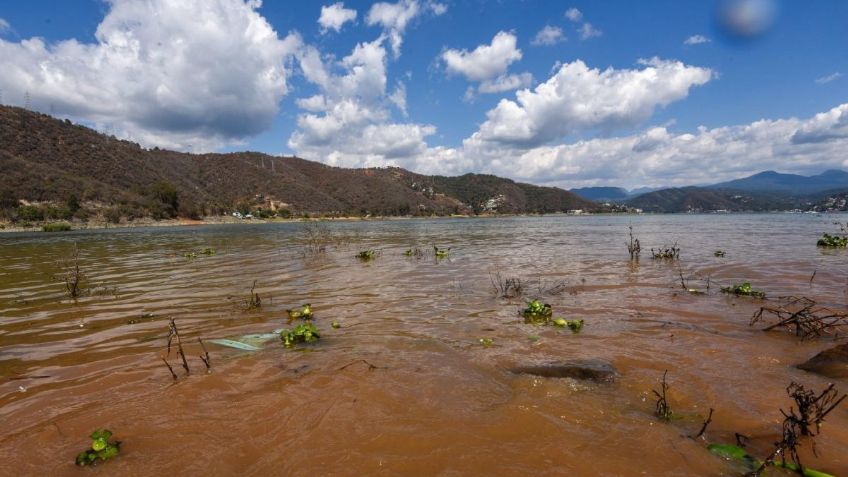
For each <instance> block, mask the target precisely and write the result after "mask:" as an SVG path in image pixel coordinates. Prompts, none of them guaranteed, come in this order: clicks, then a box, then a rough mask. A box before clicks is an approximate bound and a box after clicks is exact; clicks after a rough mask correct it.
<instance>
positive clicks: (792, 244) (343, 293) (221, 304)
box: [0, 214, 848, 475]
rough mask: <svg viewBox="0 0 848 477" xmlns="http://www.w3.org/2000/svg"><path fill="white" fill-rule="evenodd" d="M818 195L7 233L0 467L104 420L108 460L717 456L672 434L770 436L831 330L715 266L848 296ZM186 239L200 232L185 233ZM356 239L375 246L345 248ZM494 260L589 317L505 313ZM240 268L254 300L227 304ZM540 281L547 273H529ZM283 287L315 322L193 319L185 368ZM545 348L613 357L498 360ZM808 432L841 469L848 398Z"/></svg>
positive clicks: (623, 465) (763, 281) (620, 471)
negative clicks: (789, 320) (597, 374)
mask: <svg viewBox="0 0 848 477" xmlns="http://www.w3.org/2000/svg"><path fill="white" fill-rule="evenodd" d="M837 219H840V217H838V216H829V217H816V216H808V215H803V216H802V215H788V214H787V215H750V216H745V215H730V216H650V217H555V216H551V217H543V218H537V217H533V218H530V217H521V218H504V219H455V220H454V219H443V220H432V221H430V220H408V221H407V220H397V221H384V222H337V223H331V224H329V225H328V228H329V229H330V230H331V231H332V233H333V234H334V235H335V236H336V237H342V238H343V239H342V240H340V243H339V244H338V246H333V247H330V249H329V251H328V252H327V253H326V254H325V255H324V256H319V257H313V258H307V259H305V258H304V257H303V250H304V244H303V234H302V229H303V227H304V225H303V224H297V223H291V224H274V225H237V226H214V227H196V228H180V229H170V228H169V229H144V230H141V229H140V230H119V231H96V232H85V233H69V234H62V235H52V234H51V235H46V234H31V235H18V234H15V235H12V234H9V235H3V236H0V422H2V423H3V424H2V426H0V458H1V459H3V460H4V461H5V462H7V463H11V467H9V466H6V467H5V468H3V469H2V470H0V474H4V472H11V471H12V470H14V471H13V472H12V473H10V474H9V475H29V474H44V473H47V472H54V473H58V474H59V475H62V474H71V473H72V472H75V471H76V469H74V468H73V458H74V456H75V455H76V453H77V452H78V451H79V450H81V449H82V448H84V447H85V445H86V444H87V441H86V438H85V436H87V434H88V433H89V432H90V431H91V430H93V429H94V428H96V427H102V426H105V427H109V428H110V429H112V430H113V431H114V432H115V434H116V436H117V437H118V438H120V439H123V440H124V441H125V445H124V447H123V448H122V455H121V456H120V458H119V459H116V460H115V461H113V462H110V463H108V464H107V465H106V466H104V467H103V468H104V469H106V468H107V467H108V468H109V469H110V472H115V473H120V474H121V475H149V474H152V473H154V472H156V471H167V472H170V473H176V475H193V474H199V473H205V474H215V475H230V474H234V473H239V474H245V475H255V474H260V475H262V474H276V475H306V474H314V473H316V472H317V473H320V474H337V475H375V474H385V475H399V474H407V475H434V474H444V475H483V474H491V475H527V474H530V473H533V474H539V475H564V474H570V475H640V474H645V475H717V474H724V475H732V474H733V473H734V472H738V469H734V468H733V467H731V466H729V465H728V464H727V463H724V462H722V461H721V460H719V459H717V458H716V457H714V456H712V455H710V454H709V453H707V452H706V451H705V450H704V447H705V445H706V442H696V441H694V440H692V439H688V438H685V437H682V436H685V435H686V434H687V433H689V434H691V433H694V432H697V429H698V428H699V427H700V423H701V416H703V415H706V413H707V410H708V409H709V408H710V407H713V408H715V410H716V414H715V417H714V419H713V423H712V424H711V426H710V428H709V430H708V432H707V438H708V439H709V442H733V440H734V438H733V436H734V433H735V432H740V433H743V434H746V435H748V436H751V437H752V438H753V440H752V452H754V453H758V454H765V453H766V452H767V449H768V447H769V446H770V444H771V443H772V442H773V441H774V439H775V437H776V435H777V433H778V432H779V423H780V421H781V416H780V413H779V411H778V409H779V408H780V407H784V408H786V407H788V405H789V404H790V403H789V402H788V401H787V398H786V396H785V391H784V388H785V387H786V385H787V384H789V382H790V381H792V380H796V381H800V382H803V383H805V384H806V385H808V386H810V387H813V388H816V389H819V388H822V387H823V386H824V385H825V384H826V380H824V379H823V378H820V377H818V376H815V375H812V374H808V373H805V372H803V371H800V370H797V369H795V368H794V367H793V366H794V365H795V364H797V363H799V362H801V361H804V360H805V359H807V358H809V357H811V356H812V355H814V354H815V353H816V352H818V351H820V350H821V349H824V348H825V347H827V346H828V345H829V344H830V343H828V342H818V343H816V342H804V343H800V342H797V341H796V340H794V339H792V338H791V337H788V336H784V335H782V334H780V333H770V334H766V333H762V332H760V331H757V330H755V329H752V328H749V327H748V326H747V325H748V320H749V318H750V316H751V314H752V313H753V311H754V310H755V309H756V308H757V306H758V305H757V302H756V301H752V300H750V299H745V298H730V297H726V296H722V295H720V294H719V293H717V291H718V288H719V287H720V286H722V285H728V284H730V283H732V282H739V281H743V280H744V281H751V282H752V284H754V286H755V287H757V288H762V289H764V290H765V291H766V292H767V293H768V294H769V295H770V296H781V295H804V296H809V297H811V298H814V299H816V300H818V301H819V302H822V303H828V304H830V305H832V306H835V307H840V308H844V307H846V300H848V297H847V296H846V293H848V266H846V265H848V253H846V252H844V251H823V250H820V249H817V248H816V247H815V241H816V239H817V237H818V236H819V235H820V233H821V232H823V231H832V230H833V228H834V226H833V225H832V224H831V222H833V221H834V220H837ZM842 220H845V219H844V218H842ZM631 222H632V224H633V227H634V231H635V233H636V235H637V236H638V238H639V239H640V240H641V242H642V244H643V249H645V251H644V252H643V257H642V260H641V262H640V263H639V264H632V263H630V261H629V259H628V258H629V257H628V254H627V249H626V246H625V241H626V239H627V226H628V225H629V224H630V223H631ZM675 242H677V243H678V244H679V246H680V248H681V260H680V262H679V263H663V262H655V261H653V260H651V259H650V254H649V253H648V251H647V249H649V248H650V247H651V246H654V247H660V246H663V245H671V244H673V243H675ZM74 244H76V246H77V247H78V249H79V253H80V264H81V266H82V269H83V270H84V271H85V273H86V274H87V277H88V279H89V283H90V285H91V286H93V287H97V289H98V290H100V292H99V293H96V294H94V295H92V296H86V297H84V298H81V299H79V300H77V301H70V300H67V299H66V298H65V297H64V296H63V290H62V284H61V283H58V282H57V281H55V279H54V275H55V274H56V273H57V271H58V270H57V264H56V262H57V260H59V259H61V258H63V257H65V256H67V255H68V254H69V253H70V252H71V250H72V249H73V247H74ZM433 244H437V245H438V246H440V247H451V248H452V252H451V256H450V258H449V259H442V260H436V259H434V258H433V257H432V256H429V257H425V258H422V259H417V258H410V257H406V256H404V255H403V252H404V251H405V250H406V249H408V248H411V247H414V246H419V247H421V248H422V249H432V245H433ZM205 247H211V248H213V249H215V251H216V254H214V255H211V256H204V255H199V256H198V257H197V258H196V259H187V258H185V257H184V253H186V252H189V251H199V250H202V249H203V248H205ZM368 248H374V249H377V250H379V251H380V252H381V254H380V256H379V257H378V258H377V259H376V260H374V261H370V262H361V261H358V260H356V259H355V258H354V255H355V254H356V252H358V251H360V250H364V249H368ZM717 249H721V250H724V251H725V252H726V257H724V258H717V257H715V256H714V255H713V252H714V251H715V250H717ZM814 271H815V272H816V275H815V279H814V280H813V281H812V282H810V277H811V275H812V274H813V272H814ZM495 272H500V273H501V274H502V275H504V276H516V277H520V278H521V279H522V284H523V287H524V289H525V291H526V292H527V293H528V295H529V296H532V297H535V296H536V295H538V296H539V298H542V299H543V300H544V301H545V302H547V303H550V304H551V305H553V307H554V310H555V312H556V313H557V315H564V316H565V317H567V318H583V319H584V320H585V326H584V328H583V330H582V331H581V333H580V334H577V335H575V334H572V333H571V332H570V331H568V330H567V329H565V330H561V329H556V328H547V327H545V328H539V327H533V326H532V325H526V324H524V323H523V320H522V319H521V318H520V317H519V316H518V313H517V311H518V309H519V308H520V307H521V306H522V305H523V301H522V300H521V299H519V298H512V299H505V298H499V297H497V296H496V294H495V293H493V288H492V283H491V278H490V274H492V273H495ZM681 273H682V274H683V276H684V279H685V280H687V283H688V286H690V287H695V288H700V289H705V288H706V284H707V278H709V283H710V293H708V294H707V295H705V296H694V295H689V294H686V293H680V292H681V290H680V275H681ZM254 280H256V282H257V291H258V292H259V294H260V296H261V298H262V308H261V309H260V310H256V311H250V312H247V311H244V309H243V308H244V307H243V300H244V299H246V298H247V296H248V294H249V290H250V287H251V284H252V283H253V281H254ZM540 282H541V283H542V284H543V286H541V287H540ZM544 284H547V285H548V286H544ZM556 284H564V285H565V288H564V290H563V291H562V292H561V293H554V294H545V293H544V292H542V293H541V294H540V292H539V289H540V288H542V289H545V288H550V286H551V285H556ZM113 288H117V290H116V291H115V290H113ZM303 303H311V304H312V305H313V307H314V310H315V314H316V325H317V326H318V327H319V328H320V329H321V332H322V336H321V342H320V344H318V345H317V346H315V347H312V348H309V349H308V350H307V351H292V350H285V349H283V347H282V346H281V345H280V344H279V343H278V342H271V343H270V344H269V345H267V346H266V348H265V349H264V350H263V351H260V352H256V353H247V352H242V351H238V350H234V349H229V348H221V347H213V346H211V345H210V346H209V348H210V352H211V355H212V371H211V372H210V373H208V374H207V373H205V370H204V366H203V364H202V362H201V361H200V359H199V358H198V355H199V354H200V352H201V350H200V348H199V346H198V345H197V344H196V337H203V338H204V339H211V338H225V337H233V336H237V335H240V334H246V333H261V332H267V331H270V330H273V329H275V328H280V327H281V326H283V325H284V324H285V320H284V318H285V316H286V313H285V310H286V309H288V308H292V307H295V306H299V305H301V304H303ZM168 318H175V319H176V320H177V323H178V325H179V327H180V331H181V334H182V335H183V337H184V340H185V341H186V342H187V343H189V344H188V346H187V347H186V350H187V354H188V355H189V360H190V364H191V365H192V370H193V372H194V373H193V374H192V375H191V376H189V377H188V378H181V379H180V381H179V382H178V383H177V384H172V380H171V378H170V375H169V372H168V370H167V369H166V368H165V366H164V365H163V364H162V362H161V360H160V359H159V358H160V356H162V354H163V349H164V346H165V342H166V337H167V332H168V325H167V320H168ZM331 321H337V322H339V324H340V325H341V327H340V328H339V329H333V328H331V327H330V322H331ZM483 337H486V338H491V339H493V340H494V344H493V345H492V346H491V347H484V346H482V345H481V344H480V343H479V339H480V338H483ZM558 359H603V360H607V361H609V362H611V363H612V364H613V365H614V366H615V367H616V368H618V370H619V371H620V372H621V378H620V379H619V380H618V381H617V382H616V383H615V384H612V385H599V384H586V383H581V382H577V381H573V380H569V379H549V380H545V379H539V378H533V377H529V376H519V375H513V374H511V373H509V372H508V371H506V369H507V368H509V367H511V366H515V365H521V364H534V363H540V362H544V361H551V360H558ZM359 360H365V361H367V363H366V362H362V361H359ZM173 362H174V364H175V371H177V372H178V374H181V375H182V370H181V369H179V366H177V365H176V361H173ZM368 364H372V365H373V366H375V367H376V368H370V367H369V366H368ZM665 369H668V370H669V382H670V385H671V391H670V393H671V394H670V402H671V404H672V407H673V408H675V409H677V410H679V411H680V413H681V414H682V415H683V418H682V419H680V420H679V421H675V422H673V423H672V424H665V423H659V422H657V420H656V419H655V418H654V417H653V415H652V411H653V398H652V397H651V396H650V391H651V389H652V388H656V387H657V386H658V379H659V378H660V377H661V375H662V372H663V370H665ZM837 385H838V387H840V388H841V389H843V390H845V391H848V382H846V381H844V380H842V381H840V382H838V383H837ZM806 450H807V451H809V449H806ZM818 451H819V454H820V455H821V457H820V458H819V459H818V460H815V461H813V460H811V462H815V463H816V465H815V467H817V468H820V469H821V470H827V471H830V472H832V473H835V474H837V475H840V474H848V406H843V409H839V410H837V411H835V412H834V413H833V414H831V416H830V417H829V419H828V425H827V426H825V428H824V429H823V435H822V438H821V439H820V442H819V445H818ZM811 459H812V458H811Z"/></svg>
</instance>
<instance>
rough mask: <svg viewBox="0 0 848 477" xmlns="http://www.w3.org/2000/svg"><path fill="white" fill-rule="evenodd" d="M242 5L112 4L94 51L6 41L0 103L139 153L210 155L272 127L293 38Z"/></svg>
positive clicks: (159, 0) (0, 51) (160, 0)
mask: <svg viewBox="0 0 848 477" xmlns="http://www.w3.org/2000/svg"><path fill="white" fill-rule="evenodd" d="M259 4H260V2H257V1H250V2H247V3H245V2H244V1H243V0H147V1H144V2H138V1H132V0H111V1H110V2H109V3H108V5H109V11H108V13H107V14H106V16H105V18H103V20H102V22H101V23H100V25H99V26H98V27H97V31H96V33H95V42H93V43H81V42H79V41H77V40H66V41H61V42H58V43H54V44H48V43H46V42H45V41H44V40H42V39H40V38H31V39H26V40H22V41H20V42H18V43H14V42H8V41H4V40H0V57H2V58H3V74H2V75H0V89H2V90H3V91H4V100H5V101H6V102H8V103H12V104H22V103H23V98H24V96H26V94H27V93H28V94H29V96H30V98H31V104H32V107H33V108H34V109H39V110H42V111H46V110H48V109H49V110H51V111H53V112H54V113H55V114H59V115H68V116H72V117H75V118H79V119H85V120H88V121H90V122H93V123H95V124H97V125H99V126H101V127H106V128H109V129H110V130H113V131H115V132H116V135H119V136H122V137H127V138H130V139H133V140H136V141H139V142H141V143H142V144H147V145H158V146H163V147H171V148H177V149H195V150H209V149H214V148H215V147H218V146H221V145H223V144H227V143H238V142H240V141H242V140H243V139H244V138H246V137H249V136H251V135H254V134H257V133H259V132H262V131H264V130H266V129H267V128H269V127H270V125H271V123H272V121H273V118H274V117H275V116H276V115H277V113H278V111H279V102H280V100H281V99H282V98H283V96H284V95H285V94H286V93H287V92H288V83H287V78H288V76H289V70H288V69H287V67H286V64H287V60H288V59H289V58H290V57H291V56H292V55H293V54H294V52H295V51H296V50H297V49H298V48H299V47H300V44H301V40H300V37H298V36H297V35H289V36H288V37H286V38H280V37H279V36H278V34H277V32H275V31H274V29H273V28H272V27H271V25H270V24H269V23H268V22H267V21H266V20H265V18H263V17H262V16H261V15H260V14H259V13H258V12H257V11H256V9H257V8H258V6H259Z"/></svg>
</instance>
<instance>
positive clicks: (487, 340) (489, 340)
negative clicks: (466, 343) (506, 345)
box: [480, 338, 495, 348]
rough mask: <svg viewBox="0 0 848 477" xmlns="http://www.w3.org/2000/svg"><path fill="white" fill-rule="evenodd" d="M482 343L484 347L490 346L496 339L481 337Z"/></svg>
mask: <svg viewBox="0 0 848 477" xmlns="http://www.w3.org/2000/svg"><path fill="white" fill-rule="evenodd" d="M480 344H481V345H483V347H484V348H488V347H489V346H492V345H493V344H495V340H493V339H492V338H480Z"/></svg>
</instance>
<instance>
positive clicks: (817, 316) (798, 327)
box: [749, 297, 848, 340]
mask: <svg viewBox="0 0 848 477" xmlns="http://www.w3.org/2000/svg"><path fill="white" fill-rule="evenodd" d="M785 300H786V301H785V303H782V304H779V305H777V306H771V305H770V306H763V307H760V309H759V310H757V312H756V313H754V316H752V317H751V322H750V323H749V325H750V326H754V325H755V324H756V323H758V322H760V321H765V319H766V318H765V316H766V315H768V316H772V317H774V318H775V319H777V322H776V323H773V324H771V325H768V326H766V327H765V328H763V331H771V330H774V329H777V328H784V329H786V330H787V331H789V332H791V333H793V334H794V335H795V336H797V337H799V338H801V339H802V340H806V339H811V338H820V337H822V336H824V335H838V334H839V332H840V331H842V330H848V312H844V311H835V310H831V309H830V308H827V307H824V306H820V305H819V304H818V303H816V301H815V300H812V299H810V298H807V297H800V298H798V297H788V298H786V299H785Z"/></svg>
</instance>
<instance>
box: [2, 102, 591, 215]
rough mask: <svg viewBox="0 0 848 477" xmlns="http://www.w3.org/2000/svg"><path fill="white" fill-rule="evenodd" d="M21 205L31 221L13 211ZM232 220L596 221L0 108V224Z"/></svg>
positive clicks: (479, 194)
mask: <svg viewBox="0 0 848 477" xmlns="http://www.w3.org/2000/svg"><path fill="white" fill-rule="evenodd" d="M30 202H34V203H36V204H40V205H37V207H40V210H35V211H34V210H31V209H21V207H23V205H22V204H26V203H30ZM80 206H81V207H82V209H83V210H82V212H80V211H79V208H80ZM85 209H88V211H87V212H86V210H85ZM236 209H238V210H243V211H245V212H253V211H265V212H267V211H268V210H269V209H272V210H277V209H281V210H285V211H286V213H290V214H292V215H300V214H309V215H366V214H372V215H433V214H437V215H446V214H473V213H481V212H488V213H527V212H564V211H568V210H572V209H583V210H586V211H600V210H606V209H605V208H604V207H603V206H601V205H599V204H598V203H596V202H592V201H589V200H586V199H583V198H580V197H578V196H577V195H575V194H572V193H571V192H568V191H566V190H562V189H559V188H555V187H538V186H535V185H531V184H522V183H517V182H514V181H512V180H509V179H504V178H500V177H495V176H491V175H482V174H466V175H463V176H460V177H443V176H425V175H421V174H416V173H413V172H410V171H407V170H404V169H400V168H396V167H391V168H368V169H346V168H339V167H330V166H327V165H325V164H321V163H318V162H313V161H308V160H305V159H300V158H297V157H279V156H270V155H267V154H260V153H255V152H241V153H231V154H185V153H179V152H173V151H167V150H160V149H158V148H154V149H145V148H142V147H140V146H139V145H138V144H135V143H132V142H129V141H123V140H119V139H116V138H115V137H110V136H107V135H104V134H100V133H98V132H96V131H94V130H92V129H89V128H86V127H83V126H79V125H75V124H72V123H71V122H70V121H68V120H64V121H63V120H59V119H56V118H53V117H50V116H48V115H44V114H40V113H35V112H31V111H28V110H25V109H22V108H15V107H8V106H0V219H2V218H3V216H5V218H6V219H12V220H16V219H18V218H19V216H26V217H41V216H42V215H43V216H44V217H45V218H46V219H47V218H68V217H69V216H70V215H71V214H73V216H74V217H77V218H80V217H84V216H86V215H88V214H95V215H104V216H105V215H106V214H107V213H108V216H109V217H112V219H110V220H127V219H133V218H135V217H146V216H153V217H157V218H168V217H174V216H194V217H196V216H202V215H218V214H229V213H231V212H232V211H234V210H236ZM22 220H24V219H22ZM33 220H39V219H33Z"/></svg>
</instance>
